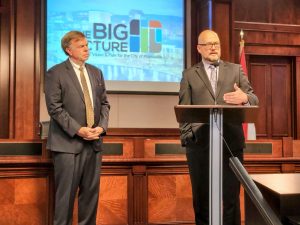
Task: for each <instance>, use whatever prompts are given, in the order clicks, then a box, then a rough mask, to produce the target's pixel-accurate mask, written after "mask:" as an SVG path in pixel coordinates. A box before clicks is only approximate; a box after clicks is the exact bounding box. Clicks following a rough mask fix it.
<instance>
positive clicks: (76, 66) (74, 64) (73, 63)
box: [69, 58, 85, 70]
mask: <svg viewBox="0 0 300 225" xmlns="http://www.w3.org/2000/svg"><path fill="white" fill-rule="evenodd" d="M69 61H70V63H71V64H72V66H73V67H74V68H76V69H78V70H79V68H80V66H79V65H78V64H76V63H75V62H73V61H72V59H70V58H69ZM82 67H83V68H84V67H85V63H84V64H83V65H82Z"/></svg>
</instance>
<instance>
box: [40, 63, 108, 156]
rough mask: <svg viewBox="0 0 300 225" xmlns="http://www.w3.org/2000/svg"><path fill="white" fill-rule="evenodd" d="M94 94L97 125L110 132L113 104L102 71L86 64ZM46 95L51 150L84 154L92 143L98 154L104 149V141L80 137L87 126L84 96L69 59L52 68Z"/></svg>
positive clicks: (49, 146) (46, 86)
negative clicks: (110, 103) (82, 152)
mask: <svg viewBox="0 0 300 225" xmlns="http://www.w3.org/2000/svg"><path fill="white" fill-rule="evenodd" d="M85 66H86V69H87V72H88V75H89V78H90V82H91V87H92V92H93V104H94V114H95V119H94V121H95V123H94V126H93V127H96V126H100V127H102V128H103V129H104V131H106V130H107V126H108V116H109V109H110V105H109V103H108V100H107V96H106V89H105V84H104V79H103V75H102V72H101V71H100V70H99V69H98V68H96V67H95V66H92V65H90V64H87V63H86V64H85ZM45 95H46V105H47V109H48V113H49V115H50V118H51V120H50V127H49V133H48V140H47V149H50V150H52V151H57V152H67V153H80V152H81V151H82V150H83V148H84V145H86V144H91V145H92V147H93V149H94V150H95V151H101V150H102V138H101V137H100V139H99V140H95V141H85V140H84V139H82V138H81V137H79V136H77V135H76V132H77V131H78V130H79V128H80V127H85V126H86V112H85V104H84V96H83V92H82V89H81V86H80V83H79V80H78V78H77V76H76V74H75V71H74V69H73V66H72V64H71V62H70V61H69V59H68V60H66V61H64V62H62V63H60V64H57V65H55V66H54V67H52V68H50V69H49V70H48V71H47V73H46V76H45Z"/></svg>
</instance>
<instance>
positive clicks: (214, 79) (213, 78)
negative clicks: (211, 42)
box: [209, 65, 218, 93]
mask: <svg viewBox="0 0 300 225" xmlns="http://www.w3.org/2000/svg"><path fill="white" fill-rule="evenodd" d="M209 69H210V77H209V80H210V84H211V86H212V89H213V91H214V93H216V88H217V82H218V79H217V68H216V67H215V66H214V65H210V66H209Z"/></svg>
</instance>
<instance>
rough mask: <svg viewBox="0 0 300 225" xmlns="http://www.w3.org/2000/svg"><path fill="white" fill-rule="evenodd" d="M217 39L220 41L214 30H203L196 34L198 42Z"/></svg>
mask: <svg viewBox="0 0 300 225" xmlns="http://www.w3.org/2000/svg"><path fill="white" fill-rule="evenodd" d="M211 39H214V40H218V41H219V42H220V39H219V36H218V34H217V33H216V32H214V31H212V30H204V31H202V32H201V33H200V34H199V36H198V43H199V44H200V43H205V41H207V40H211Z"/></svg>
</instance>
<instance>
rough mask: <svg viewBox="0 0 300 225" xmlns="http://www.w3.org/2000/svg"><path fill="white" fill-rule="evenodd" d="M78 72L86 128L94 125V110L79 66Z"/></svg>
mask: <svg viewBox="0 0 300 225" xmlns="http://www.w3.org/2000/svg"><path fill="white" fill-rule="evenodd" d="M79 70H80V80H81V85H82V91H83V96H84V102H85V111H86V122H87V126H88V127H92V126H93V125H94V109H93V105H92V101H91V97H90V94H89V89H88V86H87V82H86V79H85V76H84V73H83V67H82V66H81V67H80V68H79Z"/></svg>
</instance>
